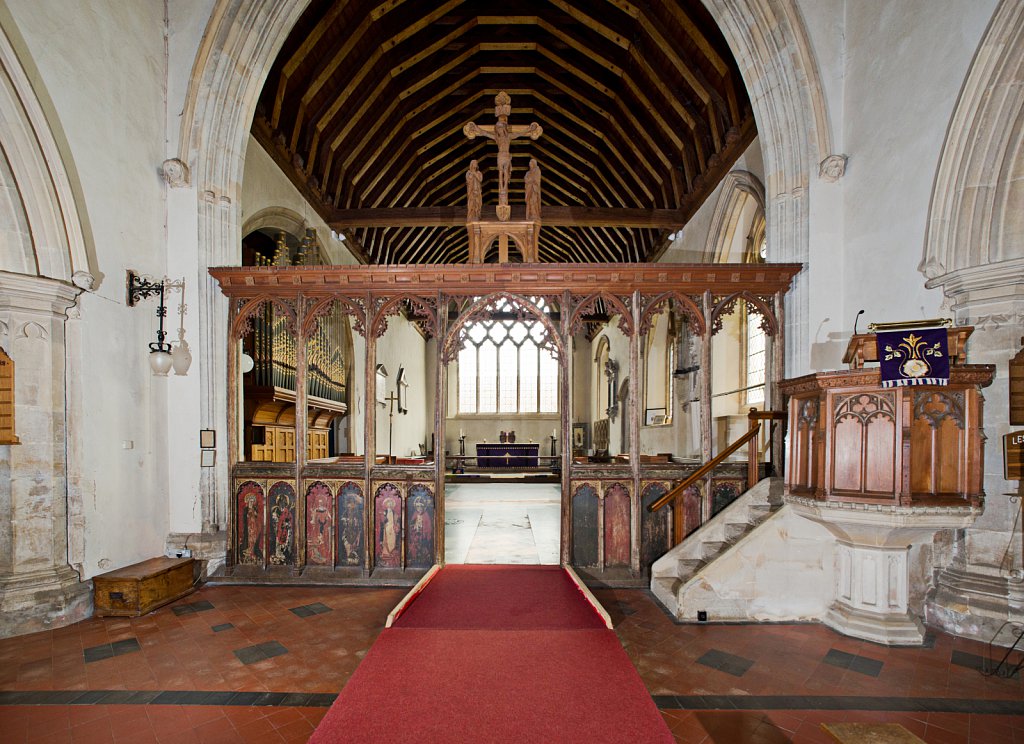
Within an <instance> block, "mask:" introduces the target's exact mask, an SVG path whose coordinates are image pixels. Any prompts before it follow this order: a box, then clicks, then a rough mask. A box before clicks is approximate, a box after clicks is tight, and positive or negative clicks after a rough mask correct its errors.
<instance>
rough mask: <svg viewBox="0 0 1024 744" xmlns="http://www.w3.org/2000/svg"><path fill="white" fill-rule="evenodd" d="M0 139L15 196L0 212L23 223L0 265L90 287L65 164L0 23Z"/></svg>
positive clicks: (90, 276) (2, 254)
mask: <svg viewBox="0 0 1024 744" xmlns="http://www.w3.org/2000/svg"><path fill="white" fill-rule="evenodd" d="M0 142H3V152H2V153H0V158H2V160H3V167H2V169H0V170H2V175H3V181H8V180H11V183H10V184H5V185H9V186H12V187H13V191H14V192H15V193H17V195H18V198H17V199H12V200H9V202H8V203H7V204H6V205H3V206H4V207H6V208H5V209H4V211H9V212H10V214H9V215H8V219H10V220H11V222H12V223H13V224H22V225H23V239H22V240H21V241H20V243H21V244H20V245H18V246H10V245H9V246H8V247H9V250H6V251H0V269H2V270H4V271H10V272H13V273H18V274H28V275H36V276H44V277H49V278H51V279H57V280H60V281H65V282H70V283H73V284H74V285H75V286H77V287H78V288H80V289H86V290H88V289H92V286H93V282H94V278H93V274H92V271H91V269H90V265H89V257H88V251H87V249H86V240H85V233H84V231H83V229H82V221H81V218H80V216H79V209H78V204H77V202H76V200H75V196H74V191H73V189H72V186H71V181H70V179H69V178H68V172H67V168H66V167H65V164H64V160H63V158H62V157H61V154H60V150H59V148H58V146H57V141H56V139H55V137H54V134H53V131H52V130H51V128H50V124H49V122H48V121H47V118H46V114H45V112H44V111H43V107H42V105H41V104H40V102H39V99H38V98H37V96H36V93H35V91H34V90H33V88H32V83H31V81H30V80H29V78H28V75H27V74H26V72H25V70H24V68H23V67H22V63H21V61H20V60H19V58H18V54H17V52H16V51H15V49H14V46H13V45H12V44H11V40H10V39H9V38H8V36H7V32H6V31H5V30H4V29H2V28H0Z"/></svg>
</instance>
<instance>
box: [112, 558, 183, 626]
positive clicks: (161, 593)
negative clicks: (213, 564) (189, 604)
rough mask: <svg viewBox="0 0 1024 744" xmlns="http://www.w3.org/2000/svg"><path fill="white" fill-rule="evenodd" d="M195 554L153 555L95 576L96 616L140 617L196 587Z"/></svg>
mask: <svg viewBox="0 0 1024 744" xmlns="http://www.w3.org/2000/svg"><path fill="white" fill-rule="evenodd" d="M195 563H196V562H195V559H194V558H150V559H149V560H148V561H142V563H136V564H135V565H134V566H125V567H124V568H119V569H117V570H116V571H110V572H109V573H105V574H101V575H100V576H94V577H93V580H92V581H93V598H94V602H95V606H96V613H95V614H96V616H97V617H106V616H110V615H116V616H121V617H138V616H139V615H145V614H146V613H147V612H152V611H153V610H155V609H156V608H157V607H163V606H164V605H165V604H168V603H169V602H173V601H174V600H176V599H180V598H181V597H184V596H185V595H186V594H188V593H189V592H191V591H192V590H193V589H195Z"/></svg>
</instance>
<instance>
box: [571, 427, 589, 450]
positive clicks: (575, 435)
mask: <svg viewBox="0 0 1024 744" xmlns="http://www.w3.org/2000/svg"><path fill="white" fill-rule="evenodd" d="M588 428H589V427H588V425H587V424H573V425H572V448H573V449H574V450H584V449H586V448H587V445H588V442H587V429H588Z"/></svg>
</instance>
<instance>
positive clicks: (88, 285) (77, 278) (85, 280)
mask: <svg viewBox="0 0 1024 744" xmlns="http://www.w3.org/2000/svg"><path fill="white" fill-rule="evenodd" d="M71 283H72V284H74V285H75V286H76V287H78V288H79V289H84V290H85V291H86V292H91V291H92V288H93V286H94V285H95V284H96V277H94V276H93V275H92V274H90V273H89V272H88V271H76V272H75V273H74V274H72V275H71Z"/></svg>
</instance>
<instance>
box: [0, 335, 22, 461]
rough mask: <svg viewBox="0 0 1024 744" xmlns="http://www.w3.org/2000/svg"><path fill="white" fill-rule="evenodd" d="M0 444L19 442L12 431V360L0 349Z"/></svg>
mask: <svg viewBox="0 0 1024 744" xmlns="http://www.w3.org/2000/svg"><path fill="white" fill-rule="evenodd" d="M0 444H21V442H20V441H19V439H18V437H17V436H16V435H15V433H14V360H13V359H11V358H10V357H9V356H7V354H6V353H5V352H4V350H3V349H0Z"/></svg>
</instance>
